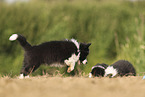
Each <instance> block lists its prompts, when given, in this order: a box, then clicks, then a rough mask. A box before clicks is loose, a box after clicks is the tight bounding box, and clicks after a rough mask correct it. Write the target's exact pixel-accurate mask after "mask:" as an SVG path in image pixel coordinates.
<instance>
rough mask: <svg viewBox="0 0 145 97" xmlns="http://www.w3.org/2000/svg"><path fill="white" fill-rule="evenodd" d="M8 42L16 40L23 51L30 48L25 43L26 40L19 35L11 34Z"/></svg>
mask: <svg viewBox="0 0 145 97" xmlns="http://www.w3.org/2000/svg"><path fill="white" fill-rule="evenodd" d="M9 40H10V41H15V40H18V41H19V43H20V45H21V46H22V47H23V48H24V50H29V49H30V48H31V47H32V46H31V45H30V44H29V43H28V42H27V41H26V38H25V37H24V36H22V35H20V34H13V35H11V36H10V38H9Z"/></svg>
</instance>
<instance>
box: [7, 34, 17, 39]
mask: <svg viewBox="0 0 145 97" xmlns="http://www.w3.org/2000/svg"><path fill="white" fill-rule="evenodd" d="M17 38H18V35H17V34H13V35H12V36H11V37H10V38H9V40H10V41H14V40H16V39H17Z"/></svg>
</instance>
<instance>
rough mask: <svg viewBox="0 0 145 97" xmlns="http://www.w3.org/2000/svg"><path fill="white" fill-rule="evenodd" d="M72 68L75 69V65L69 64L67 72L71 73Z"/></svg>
mask: <svg viewBox="0 0 145 97" xmlns="http://www.w3.org/2000/svg"><path fill="white" fill-rule="evenodd" d="M74 67H75V63H72V64H70V65H69V67H68V69H67V72H68V73H70V72H71V71H73V70H74Z"/></svg>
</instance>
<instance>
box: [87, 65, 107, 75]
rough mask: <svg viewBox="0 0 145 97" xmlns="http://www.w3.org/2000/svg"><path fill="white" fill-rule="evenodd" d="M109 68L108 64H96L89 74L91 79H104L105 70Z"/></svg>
mask: <svg viewBox="0 0 145 97" xmlns="http://www.w3.org/2000/svg"><path fill="white" fill-rule="evenodd" d="M107 67H108V65H107V64H104V63H102V64H99V63H98V64H96V65H95V66H93V67H92V71H91V72H90V74H89V77H104V75H105V69H106V68H107Z"/></svg>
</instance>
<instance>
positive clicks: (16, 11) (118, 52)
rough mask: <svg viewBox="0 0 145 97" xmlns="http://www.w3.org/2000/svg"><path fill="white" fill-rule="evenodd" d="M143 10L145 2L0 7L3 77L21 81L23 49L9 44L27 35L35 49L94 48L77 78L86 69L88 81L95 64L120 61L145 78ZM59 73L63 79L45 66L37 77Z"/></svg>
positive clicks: (55, 1) (97, 0) (95, 0)
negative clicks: (69, 44) (65, 43)
mask: <svg viewBox="0 0 145 97" xmlns="http://www.w3.org/2000/svg"><path fill="white" fill-rule="evenodd" d="M144 6H145V2H144V1H139V2H130V1H125V0H123V1H122V0H118V1H116V0H115V1H114V0H111V1H110V0H109V1H108V0H61V1H60V0H41V1H40V0H32V1H30V2H27V3H20V2H18V3H14V4H7V3H4V2H0V39H1V42H0V76H10V77H15V76H17V75H19V71H20V69H21V66H22V63H23V54H24V52H23V49H22V48H21V47H20V45H19V43H18V42H10V41H9V40H8V38H9V36H10V35H11V34H13V33H19V34H22V35H24V36H25V37H26V38H27V40H28V42H29V43H31V44H32V45H37V44H40V43H42V42H46V41H51V40H63V39H71V38H75V39H77V40H78V41H79V42H86V43H92V45H91V46H90V54H89V56H88V64H87V65H85V66H83V65H81V66H76V68H75V71H76V72H77V67H78V68H81V70H82V73H81V75H83V74H85V75H87V74H88V73H89V72H90V70H91V67H92V66H94V65H95V64H96V63H107V64H112V63H113V62H115V61H117V60H119V59H125V60H128V61H130V62H131V63H132V64H133V65H134V67H135V69H136V71H137V74H138V75H143V73H144V72H145V7H144ZM56 70H57V71H58V72H60V73H62V74H63V73H64V71H65V70H66V69H65V68H54V67H46V66H41V67H40V68H39V69H38V70H37V71H36V72H35V73H34V74H33V75H45V74H49V75H54V73H57V72H56ZM68 75H69V74H68ZM64 76H65V75H64ZM2 80H3V79H2ZM4 80H7V79H4ZM14 80H15V79H14Z"/></svg>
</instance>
